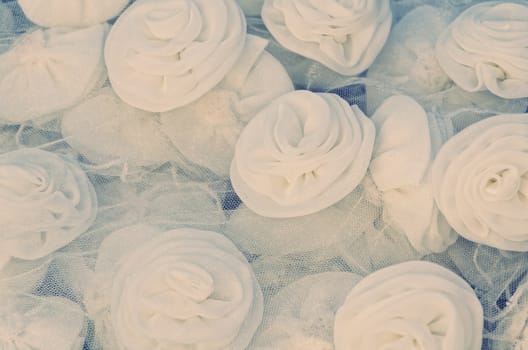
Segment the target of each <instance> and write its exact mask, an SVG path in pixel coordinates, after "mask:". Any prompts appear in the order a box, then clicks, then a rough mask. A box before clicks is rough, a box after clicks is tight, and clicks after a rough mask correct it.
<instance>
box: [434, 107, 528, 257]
mask: <svg viewBox="0 0 528 350" xmlns="http://www.w3.org/2000/svg"><path fill="white" fill-rule="evenodd" d="M527 145H528V115H527V114H510V115H507V114H505V115H498V116H494V117H491V118H488V119H485V120H483V121H480V122H478V123H475V124H473V125H471V126H469V127H467V128H466V129H464V130H462V132H460V133H459V134H457V135H455V136H454V137H453V138H451V139H450V140H449V141H448V142H447V143H446V144H445V145H444V146H443V147H442V148H441V149H440V152H439V153H438V155H437V157H436V159H435V161H434V163H433V170H432V171H433V191H434V196H435V199H436V202H437V204H438V207H439V208H440V210H441V211H442V213H443V214H444V215H445V217H446V219H447V221H448V222H449V224H450V225H451V226H452V227H453V228H454V229H455V230H456V231H457V232H458V233H460V234H461V235H462V236H464V237H466V238H467V239H469V240H471V241H474V242H478V243H483V244H486V245H489V246H492V247H496V248H499V249H506V250H515V251H528V201H527V199H526V198H527V197H528V150H527Z"/></svg>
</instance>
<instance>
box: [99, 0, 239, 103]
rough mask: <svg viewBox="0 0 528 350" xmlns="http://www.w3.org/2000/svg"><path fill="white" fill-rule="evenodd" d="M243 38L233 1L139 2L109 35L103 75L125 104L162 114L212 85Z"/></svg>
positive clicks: (231, 62)
mask: <svg viewBox="0 0 528 350" xmlns="http://www.w3.org/2000/svg"><path fill="white" fill-rule="evenodd" d="M245 38H246V22H245V17H244V14H243V13H242V10H241V9H240V8H239V6H238V5H237V3H236V2H235V0H213V1H211V0H182V1H180V0H139V1H136V2H134V3H133V4H132V5H131V6H130V7H129V8H127V9H126V10H125V12H124V13H123V14H122V15H121V16H120V17H119V18H118V20H117V21H116V23H115V24H114V25H113V27H112V30H111V31H110V34H109V35H108V39H107V40H106V45H105V61H106V65H107V67H108V75H109V78H110V81H111V83H112V87H113V89H114V90H115V92H116V93H117V95H118V96H119V97H121V98H122V99H123V100H124V101H125V102H127V103H128V104H130V105H132V106H134V107H137V108H140V109H143V110H146V111H150V112H165V111H168V110H171V109H173V108H177V107H181V106H184V105H186V104H188V103H191V102H193V101H195V100H197V99H198V98H200V97H201V96H203V95H204V94H206V93H207V92H208V91H209V90H211V89H212V88H213V87H214V86H216V85H217V84H218V83H219V82H220V81H221V80H222V79H223V78H224V77H225V75H226V74H227V73H228V72H229V71H230V70H231V68H233V66H234V64H235V63H236V61H237V59H238V57H239V56H240V54H241V53H242V50H243V48H244V42H245Z"/></svg>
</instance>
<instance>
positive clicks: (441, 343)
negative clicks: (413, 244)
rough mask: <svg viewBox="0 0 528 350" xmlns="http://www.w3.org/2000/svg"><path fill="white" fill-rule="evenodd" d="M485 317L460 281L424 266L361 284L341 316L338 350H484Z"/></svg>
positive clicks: (394, 270) (396, 269) (406, 266)
mask: <svg viewBox="0 0 528 350" xmlns="http://www.w3.org/2000/svg"><path fill="white" fill-rule="evenodd" d="M482 329H483V311H482V306H481V305H480V302H479V300H478V299H477V296H476V295H475V292H474V291H473V290H472V289H471V287H470V286H469V285H468V284H467V283H466V282H465V281H464V280H463V279H462V278H460V277H459V276H457V275H456V274H454V273H453V272H451V271H450V270H447V269H446V268H444V267H442V266H440V265H436V264H433V263H429V262H425V261H413V262H406V263H402V264H398V265H393V266H390V267H387V268H385V269H382V270H379V271H376V272H374V273H372V274H370V275H368V276H367V277H365V278H364V279H362V280H361V281H360V282H359V283H358V284H356V285H355V287H353V288H352V291H351V292H350V293H349V294H348V296H347V297H346V300H345V302H344V304H343V305H342V306H341V307H340V308H339V309H338V310H337V313H336V318H335V324H334V345H335V349H336V350H345V349H355V350H372V349H416V350H429V349H460V350H480V348H481V345H482Z"/></svg>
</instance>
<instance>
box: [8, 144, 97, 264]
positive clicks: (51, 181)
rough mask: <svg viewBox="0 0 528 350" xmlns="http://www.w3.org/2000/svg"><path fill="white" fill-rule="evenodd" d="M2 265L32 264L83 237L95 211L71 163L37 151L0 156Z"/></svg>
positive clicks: (86, 185)
mask: <svg viewBox="0 0 528 350" xmlns="http://www.w3.org/2000/svg"><path fill="white" fill-rule="evenodd" d="M0 208H2V210H1V211H0V226H1V227H2V231H1V235H0V241H1V244H0V267H1V266H3V265H4V264H5V263H7V262H8V261H9V259H10V258H11V257H16V258H21V259H29V260H34V259H38V258H41V257H44V256H46V255H48V254H50V253H51V252H53V251H55V250H57V249H59V248H62V247H63V246H65V245H66V244H68V243H70V242H71V241H72V240H74V239H75V238H77V236H79V235H80V234H82V233H84V232H85V231H86V230H87V229H88V228H89V227H90V226H91V224H92V222H93V221H94V219H95V215H96V212H97V200H96V197H95V191H94V188H93V186H92V184H91V183H90V181H89V180H88V177H87V176H86V174H85V173H84V172H83V171H82V170H81V168H80V167H79V166H78V165H77V164H76V163H74V162H73V161H71V160H69V159H66V158H63V157H60V156H58V155H56V154H54V153H51V152H46V151H41V150H38V149H21V150H17V151H12V152H8V153H4V154H2V155H0Z"/></svg>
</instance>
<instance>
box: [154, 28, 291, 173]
mask: <svg viewBox="0 0 528 350" xmlns="http://www.w3.org/2000/svg"><path fill="white" fill-rule="evenodd" d="M267 44H268V42H267V41H266V40H264V39H261V38H259V37H256V36H253V35H249V36H248V37H247V40H246V45H245V47H244V51H243V52H242V54H241V56H240V57H239V59H238V61H237V63H236V64H235V66H234V67H233V69H232V70H231V71H230V72H229V73H228V74H227V76H226V77H225V78H224V79H223V80H222V81H221V82H220V84H219V85H218V86H217V87H216V88H214V89H213V90H211V91H209V92H208V93H207V94H205V95H204V96H202V97H201V98H200V99H198V100H197V101H195V102H193V103H191V104H189V105H187V106H184V107H181V108H177V109H174V110H172V111H169V112H166V113H162V114H161V117H160V123H161V128H162V130H163V132H164V133H165V134H166V135H167V137H168V138H170V140H171V142H172V143H173V144H174V145H175V146H176V148H177V149H178V150H179V151H181V152H182V153H183V155H184V156H185V157H186V158H187V159H189V160H190V161H192V162H194V163H196V164H198V165H201V166H204V167H206V168H208V169H210V170H212V171H213V172H214V173H215V174H217V175H220V176H229V166H230V164H231V160H232V159H233V153H234V149H235V143H236V141H237V139H238V136H239V135H240V132H241V131H242V129H243V127H244V126H245V125H246V123H247V122H248V121H249V120H250V119H251V118H253V116H254V115H255V114H256V113H257V112H258V111H259V110H260V109H262V108H263V107H265V106H266V105H268V104H269V103H270V102H271V101H272V100H273V99H275V98H277V97H279V96H280V95H282V94H284V93H287V92H289V91H292V90H293V84H292V82H291V80H290V77H289V76H288V73H286V71H285V69H284V67H283V66H282V65H281V64H280V63H279V62H278V61H277V60H276V59H275V58H273V56H272V55H270V54H269V53H268V52H266V51H265V47H266V45H267Z"/></svg>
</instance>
